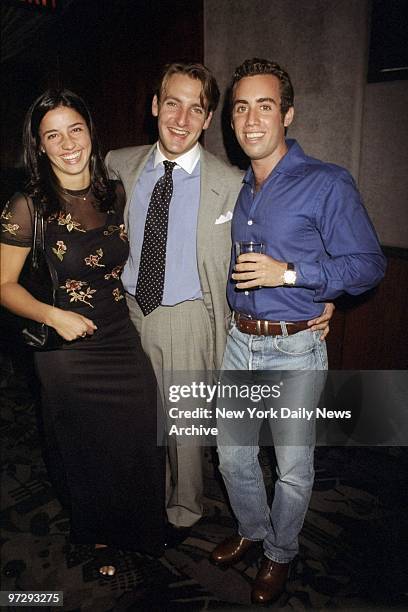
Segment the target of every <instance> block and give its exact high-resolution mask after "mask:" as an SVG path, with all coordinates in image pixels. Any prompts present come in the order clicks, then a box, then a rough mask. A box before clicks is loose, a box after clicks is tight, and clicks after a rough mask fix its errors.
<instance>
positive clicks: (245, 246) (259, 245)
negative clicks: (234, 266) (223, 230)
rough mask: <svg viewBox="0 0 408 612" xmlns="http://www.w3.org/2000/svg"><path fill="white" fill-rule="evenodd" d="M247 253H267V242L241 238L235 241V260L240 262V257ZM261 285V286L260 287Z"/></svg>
mask: <svg viewBox="0 0 408 612" xmlns="http://www.w3.org/2000/svg"><path fill="white" fill-rule="evenodd" d="M245 253H265V244H264V243H263V242H252V241H246V240H241V241H239V242H236V243H235V262H236V263H237V262H238V257H239V256H240V255H244V254H245ZM260 288H261V286H259V289H260Z"/></svg>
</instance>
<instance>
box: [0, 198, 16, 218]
mask: <svg viewBox="0 0 408 612" xmlns="http://www.w3.org/2000/svg"><path fill="white" fill-rule="evenodd" d="M8 206H9V203H8V202H7V204H6V205H5V207H4V209H3V210H2V213H1V215H0V218H1V219H5V220H6V221H10V219H11V217H12V216H13V214H12V212H11V211H9V209H8Z"/></svg>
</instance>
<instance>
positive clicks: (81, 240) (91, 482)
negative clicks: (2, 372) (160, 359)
mask: <svg viewBox="0 0 408 612" xmlns="http://www.w3.org/2000/svg"><path fill="white" fill-rule="evenodd" d="M70 194H71V195H67V198H66V202H65V203H64V206H63V208H62V210H61V211H60V212H59V213H57V214H54V215H52V216H51V217H49V218H48V220H47V230H46V250H47V253H48V255H49V256H50V257H51V258H52V261H53V263H54V266H55V268H56V270H57V273H58V281H59V289H58V306H59V307H60V308H62V309H64V310H71V311H74V312H78V313H80V314H82V315H83V316H85V317H87V318H89V319H91V320H92V321H93V322H94V323H95V324H96V326H97V330H96V332H95V333H94V335H93V336H87V337H85V338H80V339H78V340H75V341H73V342H64V344H63V345H62V347H61V348H60V349H57V350H53V351H46V352H37V353H36V354H35V363H36V369H37V372H38V376H39V379H40V382H41V389H42V410H43V422H44V430H45V434H46V436H45V437H46V440H47V445H48V451H49V461H48V463H49V466H50V467H49V469H50V476H51V479H52V481H53V484H55V486H56V488H57V490H58V491H59V495H60V498H61V499H63V500H65V502H66V503H67V505H68V506H69V509H70V514H71V537H72V540H73V541H74V542H78V543H89V544H92V543H96V542H98V543H104V544H112V545H116V546H118V547H121V548H125V549H133V550H140V551H147V552H150V553H152V554H157V553H160V552H161V549H162V545H163V537H164V533H163V531H164V454H163V452H162V449H161V448H160V447H158V446H157V437H156V429H157V422H156V414H157V412H156V410H157V393H156V381H155V378H154V374H153V370H152V368H151V366H150V363H149V361H148V359H147V357H146V355H145V354H144V352H143V350H142V348H141V345H140V340H139V336H138V334H137V332H136V330H135V328H134V326H133V324H132V323H131V321H130V318H129V313H128V309H127V305H126V299H125V294H124V289H123V286H122V283H121V280H120V274H121V270H122V268H123V266H124V264H125V262H126V259H127V257H128V253H129V247H128V242H127V238H126V233H125V228H124V225H123V212H122V211H123V204H124V195H123V190H122V189H121V186H118V187H117V201H116V205H115V210H111V211H108V212H107V213H106V212H101V211H99V210H98V207H97V205H96V204H95V203H93V202H92V199H91V198H90V197H89V195H88V196H86V194H85V197H86V200H84V199H83V197H81V194H80V192H78V193H77V194H75V192H70ZM1 223H2V235H1V240H2V242H4V243H7V244H12V245H18V246H31V241H32V239H31V233H32V203H31V202H30V201H28V202H27V200H26V198H25V197H24V196H22V195H21V194H20V195H19V194H17V196H15V197H14V198H13V199H12V200H11V201H10V202H9V203H8V205H7V206H6V207H5V209H4V211H3V213H2V215H1Z"/></svg>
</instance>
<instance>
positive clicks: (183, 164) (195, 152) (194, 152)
mask: <svg viewBox="0 0 408 612" xmlns="http://www.w3.org/2000/svg"><path fill="white" fill-rule="evenodd" d="M166 159H167V157H166V156H165V155H163V153H162V152H161V150H160V145H159V143H158V142H157V144H156V150H155V152H154V160H153V167H154V168H156V166H158V165H159V164H160V163H163V161H164V160H166ZM199 159H200V146H199V144H198V142H197V143H196V144H195V145H194V147H193V148H192V149H190V150H189V151H187V153H183V155H180V157H176V159H172V160H171V161H174V162H176V164H177V165H176V166H175V169H176V170H177V168H182V169H183V170H185V171H186V172H187V173H188V174H192V173H193V170H194V168H195V167H196V165H197V163H198V160H199Z"/></svg>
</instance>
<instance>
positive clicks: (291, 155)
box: [243, 138, 307, 185]
mask: <svg viewBox="0 0 408 612" xmlns="http://www.w3.org/2000/svg"><path fill="white" fill-rule="evenodd" d="M286 145H287V147H288V151H287V153H286V154H285V155H284V156H283V157H282V159H281V160H280V161H279V163H278V164H277V165H276V166H275V168H274V169H273V170H272V172H271V173H270V174H269V176H268V177H267V178H266V180H265V183H266V181H267V180H268V179H269V178H270V177H271V176H272V174H273V173H275V172H277V173H279V174H289V175H291V176H302V175H303V174H305V172H307V158H306V155H305V153H304V151H303V149H302V147H301V146H300V145H299V143H298V142H297V141H296V140H293V139H292V138H288V139H287V140H286ZM243 182H244V183H249V184H250V185H252V183H253V172H252V167H251V166H249V168H248V170H247V171H246V173H245V176H244V178H243Z"/></svg>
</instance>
